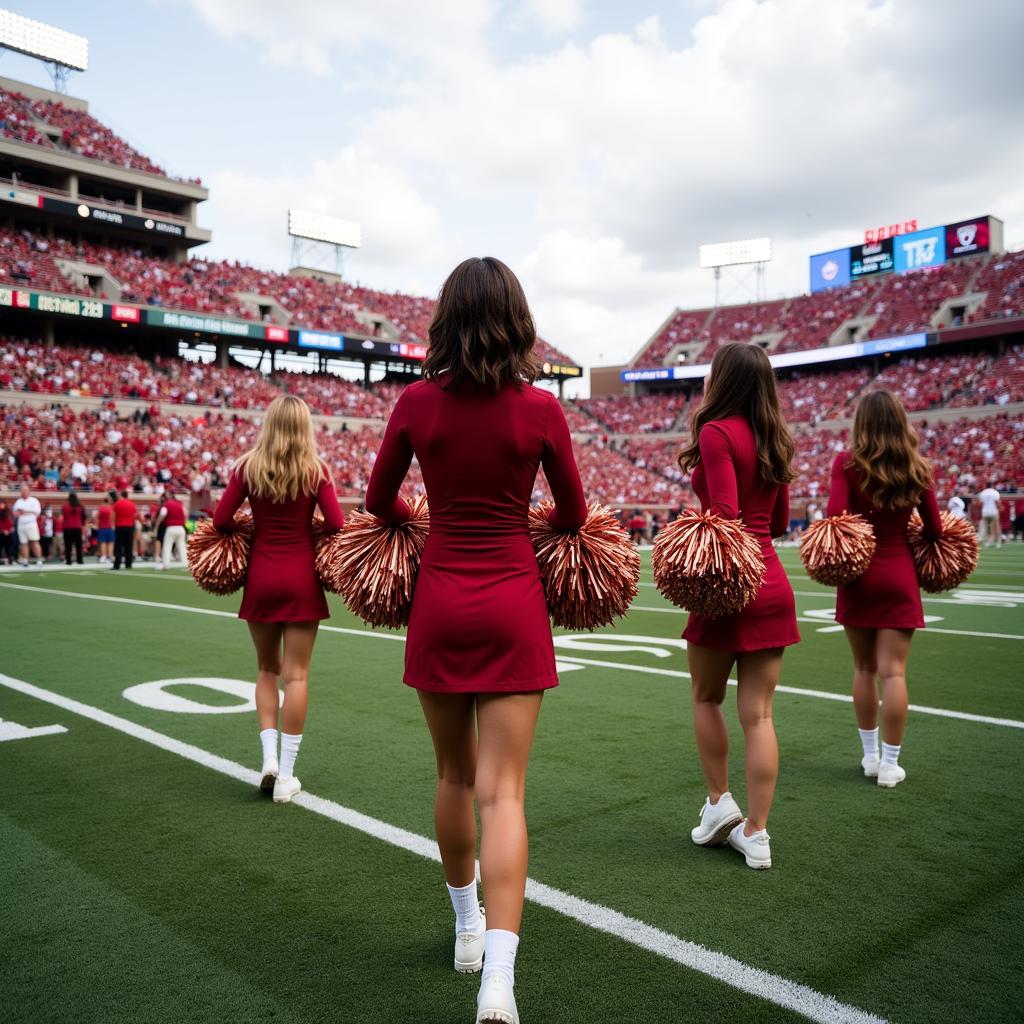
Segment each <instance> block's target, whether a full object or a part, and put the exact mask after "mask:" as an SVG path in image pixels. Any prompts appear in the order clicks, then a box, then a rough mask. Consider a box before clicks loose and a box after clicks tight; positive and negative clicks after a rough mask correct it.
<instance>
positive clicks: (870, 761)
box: [860, 754, 879, 779]
mask: <svg viewBox="0 0 1024 1024" xmlns="http://www.w3.org/2000/svg"><path fill="white" fill-rule="evenodd" d="M878 763H879V762H878V755H877V754H876V755H875V756H874V757H868V756H867V755H866V754H865V756H864V757H862V758H861V759H860V766H861V768H863V769H864V775H865V776H866V777H867V778H869V779H874V778H877V776H878Z"/></svg>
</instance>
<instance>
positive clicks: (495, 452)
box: [366, 257, 587, 1022]
mask: <svg viewBox="0 0 1024 1024" xmlns="http://www.w3.org/2000/svg"><path fill="white" fill-rule="evenodd" d="M535 338H536V331H535V329H534V324H533V317H532V316H531V314H530V309H529V306H528V305H527V302H526V296H525V295H524V294H523V290H522V287H521V286H520V284H519V281H518V280H517V279H516V277H515V275H514V274H513V273H512V271H511V270H509V268H508V267H506V266H505V264H503V263H501V262H500V261H499V260H496V259H493V258H492V257H487V258H486V259H475V258H474V259H469V260H466V261H465V262H463V263H461V264H460V265H459V266H458V267H456V268H455V270H454V271H453V272H452V274H451V275H450V276H449V278H448V280H447V281H446V282H445V283H444V286H443V288H442V289H441V296H440V298H439V300H438V303H437V308H436V312H435V314H434V320H433V322H432V323H431V325H430V349H429V353H428V355H427V359H426V361H425V363H424V366H423V375H424V377H425V378H426V379H425V380H424V381H422V382H421V383H418V384H413V385H411V386H410V387H408V388H406V390H405V391H404V392H403V393H402V395H401V397H400V398H399V400H398V403H397V404H396V406H395V409H394V411H393V412H392V414H391V418H390V420H389V421H388V426H387V431H386V433H385V435H384V441H383V443H382V444H381V448H380V452H379V453H378V455H377V460H376V462H375V464H374V467H373V473H372V475H371V477H370V483H369V487H368V488H367V492H366V508H367V511H369V512H371V513H373V514H374V515H376V516H378V517H380V518H381V519H383V520H385V521H387V522H390V523H400V522H404V521H405V520H406V519H407V518H408V516H409V509H408V506H407V505H406V504H405V502H404V501H402V499H401V498H399V497H398V492H399V488H400V487H401V485H402V482H403V480H404V478H405V475H406V472H407V471H408V469H409V465H410V462H411V460H412V458H413V455H415V456H416V458H417V459H418V460H419V463H420V468H421V469H422V472H423V480H424V483H425V484H426V489H427V498H428V501H429V503H430V535H429V537H428V539H427V542H426V547H425V549H424V552H423V561H422V563H421V566H420V570H419V576H418V578H417V580H416V588H415V592H414V595H413V601H412V610H411V613H410V620H409V632H408V639H407V643H406V648H405V682H406V683H407V684H408V685H409V686H412V687H415V688H416V689H417V690H418V691H419V699H420V704H421V706H422V707H423V712H424V715H425V717H426V720H427V726H428V727H429V729H430V734H431V736H432V738H433V742H434V749H435V754H436V758H437V766H438V784H437V794H436V802H435V825H436V830H437V840H438V844H439V846H440V848H441V860H442V862H443V864H444V873H445V878H446V880H447V882H448V891H449V895H450V897H451V900H452V906H453V908H454V910H455V932H456V940H455V969H456V970H458V971H464V972H474V971H478V970H480V969H481V967H482V968H483V972H484V973H483V978H482V981H481V986H480V993H479V995H478V997H477V1016H476V1020H477V1021H478V1022H479V1021H509V1020H518V1019H519V1017H518V1013H517V1011H516V1004H515V997H514V994H513V984H514V980H515V975H514V968H515V956H516V949H517V947H518V944H519V925H520V920H521V916H522V909H523V896H524V889H525V885H526V862H527V835H526V818H525V815H524V808H523V801H524V789H525V781H526V768H527V761H528V758H529V752H530V745H531V742H532V740H533V733H534V729H535V727H536V723H537V716H538V713H539V712H540V704H541V697H542V696H543V693H544V690H545V689H548V688H550V687H553V686H556V685H557V684H558V676H557V674H556V670H555V658H554V648H553V646H552V641H551V626H550V623H549V620H548V611H547V606H546V603H545V599H544V590H543V587H542V585H541V578H540V570H539V568H538V566H537V558H536V556H535V554H534V551H533V545H532V543H531V541H530V534H529V531H528V529H527V513H528V510H529V507H530V495H531V493H532V491H533V487H534V482H535V480H536V476H537V470H538V469H539V468H540V466H541V465H543V467H544V473H545V476H547V478H548V483H549V484H550V485H551V491H552V494H553V495H554V497H555V501H556V506H555V508H553V509H552V511H551V513H550V515H549V519H550V521H551V522H552V524H553V525H554V526H555V527H556V528H558V529H576V528H577V527H579V526H580V525H581V524H582V523H583V522H584V520H585V519H586V515H587V505H586V501H585V499H584V496H583V487H582V485H581V483H580V478H579V473H578V471H577V469H576V464H575V461H574V459H573V454H572V441H571V439H570V437H569V427H568V424H567V423H566V420H565V414H564V413H563V412H562V408H561V406H560V405H559V404H558V401H557V399H556V398H555V397H554V396H553V395H551V394H549V393H548V392H545V391H541V390H539V389H536V388H534V387H532V386H531V383H530V382H532V381H533V380H534V378H535V377H536V367H535V365H534V363H533V361H532V359H531V354H530V353H531V350H532V348H533V346H534V341H535ZM474 792H475V796H476V800H477V802H478V804H479V810H480V821H481V824H482V829H483V836H482V841H481V845H480V870H481V876H482V879H483V884H484V900H485V903H486V924H485V920H484V915H483V914H481V912H480V907H479V904H478V902H477V889H476V868H475V857H476V839H477V836H476V818H475V816H474V812H473V801H474Z"/></svg>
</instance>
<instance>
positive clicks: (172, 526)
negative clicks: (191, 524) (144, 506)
mask: <svg viewBox="0 0 1024 1024" xmlns="http://www.w3.org/2000/svg"><path fill="white" fill-rule="evenodd" d="M161 523H164V524H165V525H166V527H167V529H166V531H165V532H164V542H163V557H162V559H161V560H160V561H159V562H156V568H158V569H168V568H170V565H171V559H172V558H173V557H174V553H175V551H177V553H178V558H179V559H180V560H181V562H182V564H184V563H185V562H186V560H187V555H186V543H187V538H186V535H185V506H184V505H182V503H181V502H180V501H178V499H177V498H175V496H174V491H170V490H169V491H167V492H166V494H165V495H164V503H163V505H162V506H161V508H160V515H159V516H158V517H157V525H158V526H159V524H161Z"/></svg>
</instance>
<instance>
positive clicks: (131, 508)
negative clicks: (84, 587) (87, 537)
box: [111, 491, 140, 569]
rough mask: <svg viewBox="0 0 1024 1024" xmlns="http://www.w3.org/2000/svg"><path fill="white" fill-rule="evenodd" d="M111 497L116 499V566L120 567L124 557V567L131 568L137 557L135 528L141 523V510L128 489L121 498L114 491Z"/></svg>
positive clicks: (112, 510)
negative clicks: (129, 494) (129, 495)
mask: <svg viewBox="0 0 1024 1024" xmlns="http://www.w3.org/2000/svg"><path fill="white" fill-rule="evenodd" d="M111 498H114V499H116V500H115V501H114V504H113V506H112V507H111V512H112V513H113V516H114V568H115V569H120V568H121V560H122V559H124V567H125V568H126V569H130V568H131V567H132V560H133V559H134V557H135V529H136V527H137V526H138V525H140V520H139V510H138V507H137V506H136V504H135V502H134V501H132V500H131V498H129V497H128V492H127V491H122V492H121V496H120V497H119V498H118V497H117V496H116V495H115V494H114V492H113V491H112V492H111Z"/></svg>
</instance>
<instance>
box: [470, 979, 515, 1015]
mask: <svg viewBox="0 0 1024 1024" xmlns="http://www.w3.org/2000/svg"><path fill="white" fill-rule="evenodd" d="M492 1021H493V1022H496V1024H519V1011H518V1010H517V1009H516V997H515V993H514V992H513V991H512V986H511V985H510V984H509V983H508V981H507V980H506V978H505V975H504V974H497V973H495V974H491V975H488V976H487V977H486V978H485V979H484V982H483V984H482V985H481V986H480V994H479V995H478V996H477V997H476V1024H485V1022H486V1024H491V1022H492Z"/></svg>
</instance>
